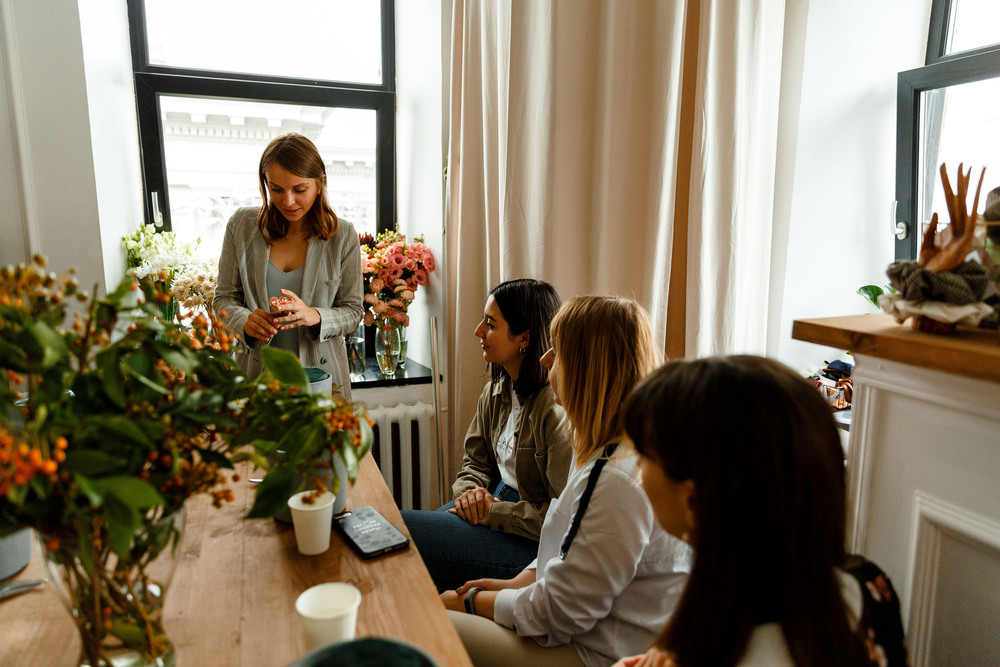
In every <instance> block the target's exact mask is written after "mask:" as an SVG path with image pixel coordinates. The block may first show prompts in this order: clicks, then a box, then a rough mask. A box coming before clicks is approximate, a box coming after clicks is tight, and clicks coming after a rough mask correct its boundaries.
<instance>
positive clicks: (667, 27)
mask: <svg viewBox="0 0 1000 667" xmlns="http://www.w3.org/2000/svg"><path fill="white" fill-rule="evenodd" d="M782 14H783V2H782V0H757V1H751V0H687V1H683V0H677V1H668V0H661V1H657V2H650V1H645V0H530V1H529V0H513V1H511V0H507V1H502V0H454V3H453V8H452V34H451V46H450V52H451V68H450V71H451V81H450V101H451V106H450V111H449V119H448V125H449V156H448V188H447V198H448V201H447V208H446V211H447V213H446V216H447V219H446V228H445V247H446V253H447V257H446V261H447V267H448V268H447V291H448V294H447V307H448V322H449V325H448V326H449V331H448V334H449V335H448V336H447V341H448V343H447V350H446V361H447V373H448V397H447V403H448V405H449V406H450V409H449V417H450V418H449V419H448V431H450V434H451V437H450V438H449V440H450V443H449V444H447V445H446V452H445V468H446V475H445V476H446V478H448V474H447V473H448V472H450V473H454V472H455V470H456V469H457V466H458V465H459V464H460V463H461V452H462V436H463V435H464V433H465V431H466V429H467V427H468V424H469V421H470V419H471V417H472V415H473V414H474V412H475V404H476V398H477V397H478V395H479V392H480V390H481V389H482V386H483V383H484V381H485V364H484V363H483V360H482V355H481V352H480V350H479V346H478V345H477V344H476V341H475V339H474V338H473V334H472V331H473V329H474V328H475V326H476V324H477V323H478V321H479V319H480V317H481V314H482V308H483V304H484V301H485V299H486V294H487V292H488V290H489V288H490V287H491V286H493V285H494V284H496V283H497V282H499V281H501V280H506V279H509V278H514V277H522V276H530V277H536V278H541V279H544V280H548V281H549V282H551V283H552V284H553V285H555V287H556V288H557V289H558V290H559V293H560V295H561V296H562V297H563V299H564V300H565V299H568V298H570V297H573V296H577V295H581V294H593V293H603V294H619V295H624V296H630V297H633V298H635V299H637V300H638V301H639V302H641V303H642V304H643V305H644V306H645V307H646V308H647V309H648V310H649V312H650V315H651V318H652V320H653V324H654V328H655V330H656V332H657V335H658V337H659V340H660V341H661V342H662V343H663V345H664V349H665V351H666V352H667V353H668V354H670V355H671V356H682V355H685V354H686V355H689V356H690V355H694V354H705V353H710V352H723V351H727V350H728V346H732V347H733V348H734V349H735V348H739V349H746V350H749V349H753V348H754V346H756V345H757V343H758V339H757V331H756V328H755V327H756V326H757V323H758V321H759V322H761V323H762V322H766V314H767V313H766V306H767V304H766V298H767V289H766V287H765V288H764V289H762V290H758V289H757V286H758V284H759V282H760V280H763V281H764V282H765V285H766V281H767V272H766V271H761V270H760V267H761V264H762V263H764V264H766V262H767V256H766V253H767V252H769V251H767V248H768V247H769V246H768V245H767V243H765V241H767V240H768V239H769V234H768V230H769V228H770V201H771V198H772V192H773V176H774V169H773V162H774V153H775V150H774V148H775V147H774V144H775V139H774V130H775V128H776V112H775V119H774V123H769V124H768V123H764V121H765V116H766V115H767V114H769V113H770V112H771V110H772V107H773V109H776V108H777V100H778V86H777V82H778V75H779V74H780V48H781V26H782ZM765 40H766V41H765ZM771 40H773V41H771ZM772 68H773V71H772ZM762 123H764V124H767V125H768V126H767V127H766V128H763V127H761V124H762ZM768 179H770V184H769V183H768ZM709 197H710V198H711V201H710V202H707V201H705V200H706V198H709ZM734 244H746V246H747V248H746V252H745V251H744V248H742V247H736V245H734ZM758 251H760V252H764V253H765V254H763V255H761V254H759V252H758ZM751 269H752V271H753V272H755V275H753V276H744V275H743V273H744V272H747V273H749V272H751ZM761 274H763V275H761ZM748 299H749V300H748ZM747 310H752V311H754V313H753V316H752V317H750V318H747V319H746V321H744V320H743V315H744V312H745V311H747ZM761 310H763V312H760V311H761ZM763 340H764V332H763V331H761V332H760V334H759V341H760V345H761V348H760V349H761V350H763V342H762V341H763Z"/></svg>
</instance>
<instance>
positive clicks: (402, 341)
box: [396, 325, 406, 368]
mask: <svg viewBox="0 0 1000 667" xmlns="http://www.w3.org/2000/svg"><path fill="white" fill-rule="evenodd" d="M396 331H398V332H399V362H398V363H397V364H396V368H405V367H406V327H404V326H402V325H400V326H399V327H397V328H396Z"/></svg>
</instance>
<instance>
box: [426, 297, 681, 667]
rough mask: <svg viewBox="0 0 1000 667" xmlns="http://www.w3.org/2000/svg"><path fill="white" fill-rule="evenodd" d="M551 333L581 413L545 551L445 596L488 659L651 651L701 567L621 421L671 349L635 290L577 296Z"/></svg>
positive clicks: (550, 359) (480, 661)
mask: <svg viewBox="0 0 1000 667" xmlns="http://www.w3.org/2000/svg"><path fill="white" fill-rule="evenodd" d="M552 339H553V347H552V349H551V350H549V351H548V352H546V353H545V356H544V357H542V363H543V364H545V365H546V366H547V367H548V368H549V378H550V382H551V383H552V387H553V390H554V391H555V394H556V396H557V397H558V400H559V402H560V403H561V404H562V405H563V406H564V407H565V408H566V413H567V414H568V415H569V419H570V422H571V423H572V427H573V450H574V455H575V456H574V458H575V465H574V466H573V468H572V472H571V473H570V476H569V480H568V481H567V483H566V489H565V490H564V491H563V493H562V495H560V496H559V498H557V499H556V500H555V501H553V503H552V506H551V507H550V508H549V512H548V514H547V515H546V517H545V524H544V525H543V526H542V533H541V540H540V542H539V547H538V558H537V559H536V560H535V562H533V563H531V564H530V565H529V566H528V567H527V568H525V569H524V570H523V571H522V572H521V573H520V574H518V575H517V576H516V577H514V578H513V579H509V580H497V579H489V578H487V579H478V580H475V581H470V582H468V583H466V584H464V585H462V586H461V587H459V588H458V589H457V590H454V591H446V592H444V593H443V594H442V595H441V599H442V601H443V602H444V604H445V606H446V607H447V608H448V609H449V610H450V611H449V615H450V616H451V619H452V621H453V622H454V623H455V627H456V628H457V629H458V632H459V635H460V636H461V637H462V642H463V643H464V644H465V647H466V649H467V650H468V652H469V655H470V656H471V657H472V662H473V663H474V664H475V665H477V667H483V666H484V665H502V666H504V667H510V666H511V665H519V664H520V665H547V666H554V667H560V666H563V665H569V666H572V667H578V666H580V665H587V666H588V667H594V666H596V665H609V664H611V663H612V662H613V661H614V660H616V659H618V658H620V657H621V656H623V655H629V654H632V653H636V652H638V651H641V650H645V649H646V647H648V646H649V645H650V643H652V641H653V640H654V639H655V637H656V633H657V632H659V630H660V629H661V628H662V627H663V623H664V622H665V621H666V620H667V618H668V617H669V615H670V613H671V612H672V610H673V608H674V604H675V603H676V601H677V599H678V597H679V596H680V594H681V590H682V589H683V587H684V583H685V580H686V579H687V575H686V573H687V571H688V570H689V568H690V550H689V549H688V547H687V545H685V544H684V543H683V542H681V541H680V540H678V539H675V538H673V537H671V536H670V535H668V534H667V533H665V532H664V531H663V529H662V528H660V526H659V525H657V523H656V519H655V517H654V516H653V511H652V508H651V507H650V505H649V502H648V501H647V500H646V496H645V495H644V493H643V491H642V486H641V484H640V482H639V481H638V480H637V478H636V464H637V460H636V459H637V457H636V455H635V452H634V450H633V449H632V448H631V445H630V444H629V442H628V441H627V438H626V436H625V432H624V425H623V422H622V418H623V415H622V406H623V404H624V402H625V399H626V397H627V396H628V394H629V392H630V391H632V388H633V387H634V386H635V385H636V383H638V382H639V380H640V379H642V377H643V376H645V375H646V374H647V373H649V372H650V371H651V370H652V369H653V368H654V367H655V366H656V365H657V363H658V361H659V359H660V355H659V353H658V352H657V350H656V346H655V344H654V341H653V334H652V331H651V330H650V326H649V319H648V318H647V316H646V313H645V311H643V310H642V308H641V307H640V306H639V305H638V304H637V303H635V302H634V301H632V300H629V299H621V298H616V297H581V298H577V299H573V300H572V301H569V302H568V303H566V304H565V305H564V306H563V307H562V308H561V309H560V310H559V312H558V313H557V314H556V316H555V318H554V319H553V321H552ZM459 612H465V613H459Z"/></svg>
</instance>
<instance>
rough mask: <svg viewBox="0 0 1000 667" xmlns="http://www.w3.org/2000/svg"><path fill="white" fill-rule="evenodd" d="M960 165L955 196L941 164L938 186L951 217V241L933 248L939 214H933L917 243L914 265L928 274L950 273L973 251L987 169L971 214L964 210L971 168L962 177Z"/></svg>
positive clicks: (946, 172)
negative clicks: (920, 267)
mask: <svg viewBox="0 0 1000 667" xmlns="http://www.w3.org/2000/svg"><path fill="white" fill-rule="evenodd" d="M962 166H963V165H962V164H959V165H958V193H955V192H954V191H953V190H952V189H951V182H950V181H949V180H948V169H947V168H946V167H945V165H944V164H942V165H941V184H942V185H943V186H944V197H945V203H946V204H947V205H948V215H949V216H950V217H951V239H949V240H948V242H947V243H945V244H944V245H943V246H942V247H938V246H937V245H935V238H934V236H935V233H936V232H937V224H938V214H937V213H935V214H934V215H933V216H932V217H931V224H930V225H929V226H928V227H927V231H926V232H924V238H923V241H922V242H921V243H920V258H919V259H918V260H917V264H918V265H919V266H922V267H924V268H925V269H927V270H928V271H937V272H942V271H951V270H952V269H955V268H957V267H958V266H960V265H961V264H962V262H963V261H965V257H966V255H968V254H969V252H970V251H971V250H972V240H973V236H974V235H975V233H976V217H977V216H976V211H977V210H978V209H979V192H980V190H982V188H983V176H985V175H986V169H985V168H984V169H983V171H982V173H980V174H979V185H978V186H977V187H976V198H975V200H974V201H973V203H972V214H971V215H970V214H969V213H968V212H967V211H966V210H965V200H966V198H967V196H968V194H969V177H970V176H971V175H972V168H971V167H970V168H969V171H968V172H966V173H965V174H964V175H963V174H962Z"/></svg>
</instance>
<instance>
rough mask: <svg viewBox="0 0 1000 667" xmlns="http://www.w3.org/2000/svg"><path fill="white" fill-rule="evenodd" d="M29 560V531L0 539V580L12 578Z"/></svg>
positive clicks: (26, 529)
mask: <svg viewBox="0 0 1000 667" xmlns="http://www.w3.org/2000/svg"><path fill="white" fill-rule="evenodd" d="M29 560H31V530H30V529H28V528H25V529H24V530H19V531H18V532H16V533H14V534H13V535H8V536H7V537H3V538H0V579H6V578H7V577H12V576H14V575H15V574H17V573H18V572H20V571H21V570H23V569H24V567H25V566H26V565H27V564H28V561H29Z"/></svg>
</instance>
